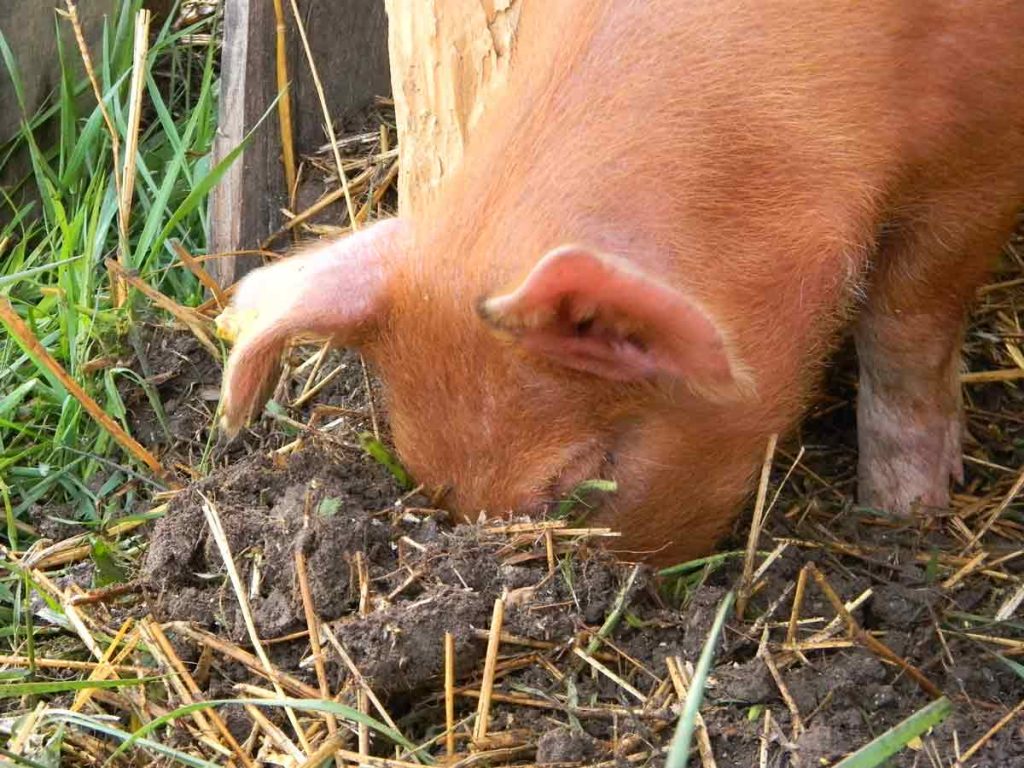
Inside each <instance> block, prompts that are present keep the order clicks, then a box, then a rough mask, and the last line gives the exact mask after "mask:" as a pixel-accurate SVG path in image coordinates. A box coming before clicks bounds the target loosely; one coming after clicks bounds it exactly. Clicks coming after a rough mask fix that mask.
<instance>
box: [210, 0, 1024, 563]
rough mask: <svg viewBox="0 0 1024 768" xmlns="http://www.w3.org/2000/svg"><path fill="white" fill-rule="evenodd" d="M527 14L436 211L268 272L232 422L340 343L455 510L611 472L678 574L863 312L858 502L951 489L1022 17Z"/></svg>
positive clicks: (583, 9)
mask: <svg viewBox="0 0 1024 768" xmlns="http://www.w3.org/2000/svg"><path fill="white" fill-rule="evenodd" d="M520 24H521V26H520V42H519V44H518V46H517V48H516V53H515V55H516V57H517V59H516V63H515V66H514V67H513V68H512V73H513V74H512V77H511V80H510V82H509V84H508V87H507V88H506V89H505V90H504V91H503V92H502V94H501V95H500V97H499V101H498V103H496V104H494V105H493V106H492V108H491V109H490V110H489V111H488V113H487V114H486V115H485V116H484V118H483V120H482V121H481V123H480V124H479V125H478V127H477V128H476V129H475V130H474V134H473V137H472V140H471V141H470V143H469V145H468V146H467V151H466V155H465V158H464V161H463V166H462V167H461V169H460V170H459V172H457V173H456V174H454V175H453V176H452V177H451V178H450V179H449V180H448V182H447V184H446V186H445V188H444V189H443V190H442V193H441V194H440V195H439V197H438V199H437V200H436V201H435V202H433V203H432V204H431V206H430V207H429V208H427V209H424V210H422V211H417V212H416V215H415V216H414V217H411V218H409V219H408V220H401V221H391V222H382V223H378V224H376V225H374V226H372V227H370V228H368V229H366V230H365V231H363V232H360V233H359V234H357V235H354V236H351V237H349V238H347V239H344V240H341V241H338V242H336V243H331V244H327V245H323V246H321V247H319V248H318V249H316V250H314V251H311V252H309V253H308V254H304V255H301V256H298V257H294V258H292V259H288V260H286V261H284V262H282V263H280V264H275V265H273V266H271V267H269V268H267V269H266V270H262V271H258V272H255V273H253V274H251V275H250V276H248V277H246V278H245V280H243V282H242V284H241V285H240V287H239V290H238V293H237V296H236V299H235V305H236V306H237V307H238V308H240V309H248V310H252V311H255V312H257V313H258V319H257V321H256V323H255V325H254V326H253V327H252V328H251V329H249V330H248V331H247V332H246V333H244V334H243V335H242V338H241V339H239V341H238V343H237V344H236V346H235V348H234V350H233V351H232V354H231V358H230V360H229V362H228V366H227V370H226V372H225V380H224V392H223V421H224V426H225V428H226V430H227V431H228V432H232V433H233V432H235V431H237V430H238V429H239V428H241V426H242V425H243V424H244V423H245V422H246V421H247V420H249V419H250V418H252V417H253V416H254V415H256V414H257V413H258V412H259V410H260V408H261V407H262V405H263V403H264V402H265V401H266V398H267V397H268V396H269V394H270V392H271V391H272V389H273V387H274V384H275V383H276V379H277V374H278V373H279V371H280V358H281V355H282V353H283V351H284V349H285V347H286V346H287V345H288V344H289V343H291V342H292V341H294V340H295V339H296V338H299V337H301V336H320V337H328V338H331V339H332V340H333V341H334V343H336V344H339V345H352V346H358V347H359V348H360V350H361V351H362V352H363V354H364V355H365V356H366V357H367V358H368V359H369V360H370V361H371V362H372V363H373V364H374V366H375V368H376V370H377V372H378V373H379V374H380V376H381V378H382V379H383V381H384V383H385V385H386V388H387V392H388V399H389V408H388V410H389V414H390V419H391V427H392V434H393V436H394V440H395V447H396V449H397V451H398V453H399V456H400V458H401V459H402V460H403V461H404V462H405V464H406V466H407V467H408V468H409V469H410V471H411V472H412V474H413V476H414V477H416V479H417V480H418V481H420V482H423V483H425V484H428V485H431V486H445V487H447V488H449V489H450V491H449V493H448V495H447V497H446V500H445V503H446V504H447V505H448V506H450V507H451V508H452V509H454V510H455V511H456V512H457V513H459V514H461V515H464V516H466V517H471V518H473V517H475V516H476V515H477V514H478V512H479V511H480V510H484V509H486V510H487V511H488V512H489V513H491V514H504V513H506V512H509V511H512V510H515V511H527V512H540V511H541V510H543V508H544V507H545V505H546V504H548V503H550V502H551V501H554V500H556V499H557V498H559V497H560V496H562V495H564V494H565V493H567V492H568V491H569V490H571V489H572V487H573V486H574V485H575V484H576V483H577V482H578V481H580V480H583V479H587V478H590V477H595V476H600V477H608V478H613V479H615V480H616V482H617V483H618V486H619V491H618V493H617V494H615V495H614V496H612V497H611V498H609V499H608V500H607V501H606V503H605V504H604V505H603V506H602V507H601V508H600V509H599V510H598V511H597V512H595V514H594V517H593V518H591V519H592V521H593V522H595V524H596V523H600V524H605V525H610V526H612V527H614V528H616V529H619V530H621V531H622V533H623V536H622V538H621V539H619V540H618V541H617V543H616V546H617V547H619V548H621V549H624V550H626V551H629V552H632V553H637V554H638V555H640V556H644V557H646V558H647V559H649V560H651V561H653V562H660V563H667V562H673V561H676V562H678V561H680V560H684V559H687V558H690V557H695V556H699V555H702V554H706V553H707V552H708V551H709V550H710V549H711V548H713V547H714V545H715V543H716V541H717V539H718V538H719V537H720V536H721V535H722V534H723V533H724V532H725V531H727V530H728V529H729V527H730V526H731V525H732V523H733V521H734V519H735V517H736V514H737V512H738V510H739V509H740V508H741V505H742V503H743V501H744V499H745V498H746V496H747V494H748V492H749V489H750V485H751V480H752V478H753V476H754V474H755V472H756V469H757V467H758V464H759V461H760V457H761V456H762V455H763V451H764V447H765V444H766V442H767V440H768V438H769V435H771V434H772V433H776V432H785V431H786V430H788V429H790V428H792V427H793V426H794V425H795V424H796V423H797V422H798V420H799V417H800V415H801V413H802V412H803V410H804V409H805V407H806V404H807V402H808V401H809V399H810V398H811V397H812V396H813V394H814V391H815V388H816V387H817V385H818V383H819V379H820V371H821V368H822V366H823V364H824V363H825V362H826V361H827V359H828V355H829V353H830V351H831V350H832V349H833V348H834V345H835V341H836V339H837V337H838V336H839V334H840V333H841V332H842V331H843V329H844V328H846V327H849V326H851V325H852V326H853V329H854V333H855V336H856V339H857V347H858V353H859V357H860V364H861V374H860V392H859V398H860V399H859V404H858V422H859V442H860V488H859V494H860V498H861V501H862V502H864V503H866V504H870V505H872V506H876V507H881V508H886V509H891V510H894V511H909V510H912V509H914V508H915V507H917V506H919V505H926V506H944V505H946V504H947V503H948V500H949V480H950V478H952V479H954V480H959V479H960V478H961V476H962V467H961V458H960V434H961V426H960V424H961V421H960V419H961V415H960V410H961V406H960V392H959V382H958V376H957V374H958V370H959V348H960V343H961V340H962V335H963V325H964V317H965V315H966V311H967V308H968V306H969V302H970V299H971V297H972V296H973V294H974V291H975V289H976V287H977V286H978V285H979V284H981V282H982V281H983V280H984V279H985V277H986V275H987V274H988V270H989V267H990V264H991V262H992V260H993V258H994V256H995V255H996V254H997V252H998V249H999V247H1000V245H1001V244H1002V242H1003V241H1004V240H1005V238H1006V237H1007V236H1008V234H1009V233H1010V232H1011V231H1012V228H1013V226H1014V214H1015V211H1016V210H1017V209H1018V208H1019V207H1020V206H1021V205H1022V204H1024V99H1021V98H1020V93H1019V88H1020V82H1021V81H1024V47H1022V46H1021V45H1020V43H1019V41H1020V40H1021V39H1024V5H1022V4H1020V3H1015V2H1010V0H977V2H972V3H963V2H954V0H949V1H948V2H936V3H929V4H926V5H925V6H919V5H918V4H913V3H906V2H897V0H883V2H881V3H871V4H858V3H844V4H831V3H820V2H812V1H811V0H759V1H758V2H754V1H753V0H750V1H749V2H746V1H745V0H739V2H731V3H729V4H728V6H726V5H725V4H724V3H715V2H711V3H679V2H676V0H648V2H645V3H634V2H626V1H625V0H597V1H596V2H583V0H579V2H572V1H571V0H565V2H559V3H553V4H543V3H530V4H527V5H526V7H525V9H524V11H523V15H522V17H521V22H520Z"/></svg>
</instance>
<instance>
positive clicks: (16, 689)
mask: <svg viewBox="0 0 1024 768" xmlns="http://www.w3.org/2000/svg"><path fill="white" fill-rule="evenodd" d="M158 679H159V678H156V677H153V678H124V679H121V680H44V681H41V682H32V683H6V684H3V685H0V699H11V698H18V697H21V696H39V695H40V694H44V693H66V692H68V691H85V690H91V689H94V688H99V689H109V688H123V687H125V686H126V685H140V684H142V683H145V682H149V681H151V680H158Z"/></svg>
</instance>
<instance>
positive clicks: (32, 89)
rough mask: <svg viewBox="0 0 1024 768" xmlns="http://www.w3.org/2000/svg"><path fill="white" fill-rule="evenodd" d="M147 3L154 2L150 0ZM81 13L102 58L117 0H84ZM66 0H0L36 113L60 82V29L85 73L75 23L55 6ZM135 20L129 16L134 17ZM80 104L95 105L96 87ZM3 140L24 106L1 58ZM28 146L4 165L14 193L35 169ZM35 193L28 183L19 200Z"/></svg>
mask: <svg viewBox="0 0 1024 768" xmlns="http://www.w3.org/2000/svg"><path fill="white" fill-rule="evenodd" d="M147 5H149V4H148V3H147ZM77 6H78V18H79V20H80V21H81V24H82V33H83V35H84V37H85V41H86V44H87V45H88V46H89V49H90V50H91V51H92V55H93V56H94V57H95V59H96V61H99V54H100V51H99V46H100V43H101V42H102V39H103V20H104V17H106V18H107V19H108V22H109V23H113V22H112V14H113V11H114V8H115V3H114V0H79V2H78V4H77ZM64 7H65V6H64V1H63V0H48V1H44V0H32V2H6V3H0V32H3V34H4V38H5V39H6V40H7V44H8V45H9V46H10V47H11V52H12V54H13V56H14V61H15V64H16V66H17V68H18V72H19V73H20V75H21V85H22V95H23V97H24V99H25V114H26V116H27V117H28V118H31V117H32V116H33V115H35V114H36V112H37V111H38V110H39V109H40V108H41V107H42V106H43V105H44V103H45V102H46V99H47V98H48V97H49V96H51V95H52V93H53V92H54V90H55V89H56V88H57V86H58V85H59V84H60V78H61V72H60V60H59V59H58V58H57V35H60V41H61V43H62V45H63V47H64V53H65V58H66V60H67V62H68V63H69V65H70V66H71V67H73V69H74V73H73V78H74V79H77V78H80V77H83V76H84V75H85V70H84V68H83V66H82V59H81V57H80V56H79V55H78V47H77V45H76V43H75V36H74V32H73V30H72V28H71V24H70V23H69V22H68V21H67V20H65V19H60V18H59V17H58V16H57V13H56V11H57V10H58V9H63V8H64ZM129 23H130V21H129ZM80 103H81V109H82V111H83V113H85V114H88V112H90V111H92V109H93V108H94V107H95V105H96V100H95V98H94V97H93V94H92V91H88V92H86V93H85V94H83V95H82V97H81V102H80ZM0 107H2V108H0V144H2V143H4V142H7V141H8V140H10V139H13V138H14V137H15V136H17V134H18V132H19V131H20V130H21V125H22V112H21V108H20V107H19V105H18V99H17V96H16V95H15V91H14V85H13V84H12V82H11V77H10V74H9V73H8V72H7V67H6V66H5V65H4V64H3V63H2V62H0ZM58 130H59V126H58V125H57V121H56V120H53V121H51V122H50V124H49V125H47V126H45V127H44V128H43V129H42V130H41V131H40V132H39V133H37V135H36V141H37V142H38V143H39V144H40V145H42V146H50V145H52V144H54V142H55V141H56V138H57V135H58ZM31 167H32V166H31V163H30V160H29V156H28V152H27V151H23V152H20V153H18V154H16V155H15V156H13V157H11V158H8V160H7V162H6V163H5V165H4V168H3V170H2V171H0V188H4V189H7V190H8V191H9V192H12V193H13V186H14V184H15V182H17V181H18V180H20V179H21V178H22V177H23V176H25V175H26V174H28V173H29V172H30V170H31ZM34 197H35V186H34V185H32V184H29V185H28V189H24V188H23V189H22V190H21V192H20V194H17V195H16V196H15V199H16V200H17V201H18V204H19V205H24V204H26V203H27V202H28V201H29V200H30V199H33V198H34ZM10 216H11V211H10V208H9V207H8V206H6V205H4V206H0V223H3V222H4V221H6V220H9V218H10Z"/></svg>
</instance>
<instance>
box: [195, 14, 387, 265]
mask: <svg viewBox="0 0 1024 768" xmlns="http://www.w3.org/2000/svg"><path fill="white" fill-rule="evenodd" d="M282 4H283V6H284V19H285V27H286V29H287V33H288V35H287V41H288V42H287V61H288V76H289V79H290V81H291V87H290V97H291V109H292V117H293V130H294V132H295V137H294V138H295V153H296V156H301V155H302V154H303V153H308V152H310V151H312V150H313V149H314V148H316V147H317V146H320V145H322V144H324V143H326V141H327V135H326V132H325V130H324V127H323V117H322V110H321V108H320V104H319V101H318V99H317V94H316V90H315V88H314V85H313V79H312V77H311V75H310V71H309V66H308V64H307V60H306V54H305V52H304V49H303V47H302V41H301V39H300V38H299V35H298V32H297V26H296V23H295V16H294V14H293V11H292V2H291V0H283V3H282ZM297 5H298V8H299V12H300V14H301V16H302V20H303V24H304V26H305V30H306V35H307V37H308V38H309V44H310V48H311V50H312V53H313V58H314V61H315V62H316V66H317V70H318V72H319V73H320V78H321V80H322V81H323V84H324V91H325V96H326V101H327V107H328V110H329V112H330V114H331V115H332V117H333V118H334V119H335V120H338V119H340V118H343V117H344V116H345V115H349V114H352V113H354V112H356V111H358V110H360V109H362V108H364V107H365V106H366V105H368V104H370V103H371V102H372V100H373V99H374V97H375V96H386V95H388V93H389V91H390V79H389V70H388V60H387V29H386V24H387V17H386V16H385V13H384V6H383V5H382V4H381V2H380V0H298V3H297ZM275 25H276V22H275V18H274V4H273V2H272V0H224V49H223V53H222V55H221V92H220V123H219V129H218V137H217V141H216V144H215V147H214V162H216V161H217V160H219V159H220V158H222V157H224V156H225V155H227V154H228V153H229V152H230V151H231V150H232V149H233V148H235V147H236V146H238V144H239V143H240V142H241V140H242V138H243V137H244V136H245V135H246V133H248V132H249V131H250V130H251V129H252V128H253V126H255V125H256V123H257V121H258V120H259V119H260V117H261V116H263V114H264V113H265V112H266V111H267V109H268V108H269V107H270V106H271V104H273V101H274V98H275V97H276V96H277V93H278V89H277V82H276V79H277V75H276V54H275V51H276V44H275ZM280 136H281V134H280V127H279V124H278V120H277V115H276V114H274V112H271V113H270V114H269V115H268V116H267V118H266V120H264V122H263V123H262V125H260V127H259V129H258V130H257V132H256V134H255V135H254V136H253V138H252V140H251V143H250V144H249V146H248V147H247V149H246V150H245V152H244V153H243V154H242V157H240V158H238V159H237V160H236V161H235V163H234V164H233V166H232V167H231V169H230V170H229V171H228V173H227V174H226V175H225V176H224V178H223V179H222V180H221V182H220V183H219V184H218V185H217V187H216V188H215V189H214V190H213V192H212V194H211V199H210V238H209V242H210V252H211V253H228V252H232V251H238V250H243V249H251V248H257V247H258V246H259V243H260V242H261V241H262V240H263V239H264V238H265V237H266V236H267V235H269V234H270V233H271V232H273V231H274V230H276V229H277V228H278V227H279V226H280V225H281V223H282V216H281V213H280V210H281V208H282V207H283V206H284V205H285V204H286V202H287V199H288V190H287V189H286V184H285V177H284V166H283V164H282V160H281V138H280ZM257 264H259V259H258V258H253V257H249V258H238V259H236V258H233V257H229V258H221V259H217V260H215V261H213V262H212V264H211V272H213V274H214V277H215V279H217V281H218V282H219V283H220V284H221V285H227V284H230V283H231V282H233V281H234V280H235V279H236V278H237V277H240V276H241V275H242V274H244V273H245V272H246V271H248V270H249V269H251V268H253V267H254V266H256V265H257Z"/></svg>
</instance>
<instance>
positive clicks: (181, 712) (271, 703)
mask: <svg viewBox="0 0 1024 768" xmlns="http://www.w3.org/2000/svg"><path fill="white" fill-rule="evenodd" d="M228 704H240V705H251V706H254V707H275V708H277V707H289V708H291V709H297V710H299V711H305V712H323V713H326V714H332V715H336V716H337V717H339V718H342V719H344V720H349V721H352V722H356V723H360V724H362V725H365V726H367V727H368V728H372V729H373V730H375V731H377V733H379V734H381V735H382V736H386V737H387V738H389V739H391V741H393V742H394V743H395V744H397V745H398V746H400V747H402V748H403V749H405V750H407V751H409V752H411V753H413V754H416V753H417V752H418V751H419V750H418V748H417V747H416V746H415V745H414V744H413V743H412V742H410V741H409V740H408V739H406V738H405V737H404V736H403V735H402V734H400V733H399V732H398V731H395V730H393V729H391V728H389V727H388V726H386V725H384V723H382V722H380V721H379V720H376V719H374V718H372V717H370V716H369V715H366V714H363V713H362V712H360V711H359V710H358V709H354V708H352V707H347V706H345V705H344V704H339V703H337V702H335V701H327V700H323V699H210V700H208V701H199V702H196V703H195V704H188V705H186V706H184V707H178V708H177V709H175V710H173V711H171V712H168V713H167V714H165V715H161V716H160V717H158V718H156V719H154V720H152V721H150V722H149V723H146V725H144V726H142V727H141V728H139V729H138V730H137V731H135V733H133V734H132V735H131V737H130V738H129V739H127V740H126V741H124V742H123V743H122V744H121V746H119V747H118V748H117V750H116V751H114V753H113V754H111V756H110V757H109V758H108V759H107V762H106V763H105V765H110V764H111V762H112V761H113V760H114V759H115V758H116V757H117V756H118V755H119V754H121V753H122V752H124V751H125V750H127V749H128V748H129V747H131V746H132V744H134V743H135V742H137V741H143V740H144V737H145V736H148V735H149V734H150V733H152V732H153V731H154V730H156V729H157V728H159V727H161V726H163V725H166V724H168V723H171V722H173V721H175V720H177V719H179V718H181V717H184V716H186V715H191V714H192V713H193V712H198V711H201V710H204V709H210V708H211V707H219V706H225V705H228Z"/></svg>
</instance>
